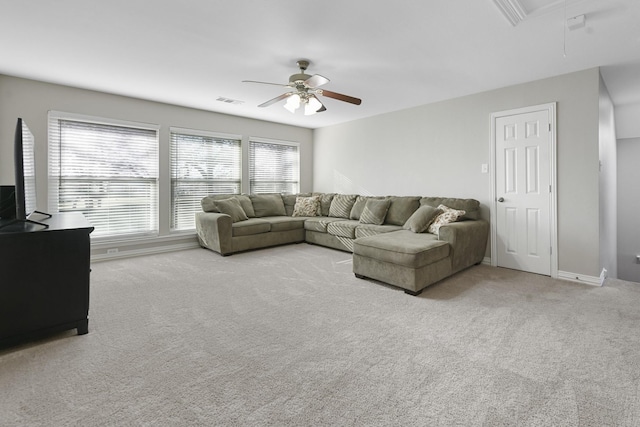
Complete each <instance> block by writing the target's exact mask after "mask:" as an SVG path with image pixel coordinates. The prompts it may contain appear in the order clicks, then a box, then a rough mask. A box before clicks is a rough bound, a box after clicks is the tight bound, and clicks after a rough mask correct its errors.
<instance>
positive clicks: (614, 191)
mask: <svg viewBox="0 0 640 427" xmlns="http://www.w3.org/2000/svg"><path fill="white" fill-rule="evenodd" d="M599 105H600V125H599V151H600V185H599V191H600V266H601V267H602V268H605V269H606V270H607V276H608V277H613V278H615V277H617V275H618V271H617V265H618V258H617V257H618V235H617V233H618V230H617V224H618V213H617V209H618V187H617V154H616V151H617V150H616V145H617V142H616V122H615V119H614V107H613V102H612V101H611V96H610V95H609V92H608V91H607V87H606V86H605V83H604V80H603V79H602V76H600V103H599Z"/></svg>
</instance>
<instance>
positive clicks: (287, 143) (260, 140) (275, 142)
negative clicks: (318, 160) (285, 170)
mask: <svg viewBox="0 0 640 427" xmlns="http://www.w3.org/2000/svg"><path fill="white" fill-rule="evenodd" d="M253 143H258V144H272V145H283V146H290V147H295V148H296V153H297V156H298V159H297V171H296V172H297V176H296V180H295V181H291V182H292V183H295V186H296V189H295V191H291V192H280V193H281V194H295V193H299V192H300V169H301V168H300V164H301V156H300V146H301V144H300V143H299V142H295V141H284V140H277V139H269V138H261V137H255V136H251V137H249V141H248V156H247V158H248V164H247V168H248V170H249V174H248V179H249V182H248V186H249V192H250V193H256V192H255V191H254V179H253V178H252V175H253V160H252V157H253V156H252V150H253ZM258 182H259V181H258ZM282 182H285V183H286V182H288V181H282ZM265 193H269V192H265ZM256 194H257V193H256Z"/></svg>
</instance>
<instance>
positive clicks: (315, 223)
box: [304, 216, 344, 233]
mask: <svg viewBox="0 0 640 427" xmlns="http://www.w3.org/2000/svg"><path fill="white" fill-rule="evenodd" d="M335 221H344V218H332V217H330V216H322V217H320V216H315V217H309V218H307V219H306V221H305V222H304V228H305V230H311V231H319V232H320V233H326V232H327V226H328V225H329V224H331V223H332V222H335Z"/></svg>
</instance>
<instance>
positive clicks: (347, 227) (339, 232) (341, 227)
mask: <svg viewBox="0 0 640 427" xmlns="http://www.w3.org/2000/svg"><path fill="white" fill-rule="evenodd" d="M359 225H360V221H356V220H352V219H345V220H342V221H334V222H332V223H330V224H329V225H327V233H329V234H333V235H334V236H337V237H346V238H347V239H355V238H356V228H357V227H358V226H359Z"/></svg>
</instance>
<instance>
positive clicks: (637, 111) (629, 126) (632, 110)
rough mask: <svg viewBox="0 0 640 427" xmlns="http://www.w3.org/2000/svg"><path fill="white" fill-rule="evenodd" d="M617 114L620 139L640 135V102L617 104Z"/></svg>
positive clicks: (617, 134)
mask: <svg viewBox="0 0 640 427" xmlns="http://www.w3.org/2000/svg"><path fill="white" fill-rule="evenodd" d="M615 115H616V136H617V137H618V139H627V138H638V137H640V120H639V119H638V118H639V117H640V104H624V105H617V106H616V107H615Z"/></svg>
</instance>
